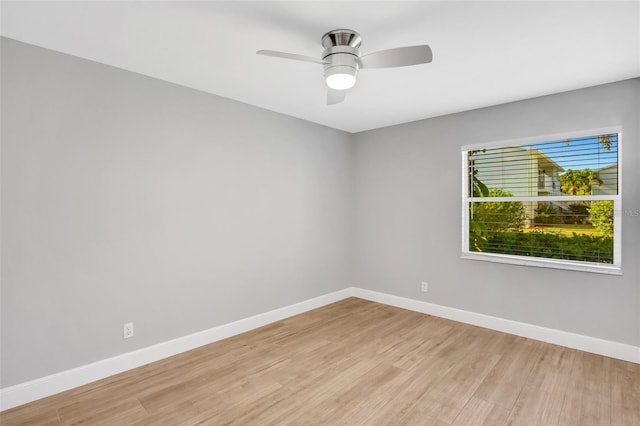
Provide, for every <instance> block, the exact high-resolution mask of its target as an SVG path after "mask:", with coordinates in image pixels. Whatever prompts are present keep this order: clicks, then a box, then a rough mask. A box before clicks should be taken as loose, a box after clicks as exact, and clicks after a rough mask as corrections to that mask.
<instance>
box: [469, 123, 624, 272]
mask: <svg viewBox="0 0 640 426" xmlns="http://www.w3.org/2000/svg"><path fill="white" fill-rule="evenodd" d="M619 143H620V132H619V130H618V129H616V130H611V129H609V130H607V131H600V132H589V133H587V134H578V135H560V136H552V137H548V138H537V139H534V140H519V141H510V142H498V143H492V144H486V145H473V146H466V147H463V185H464V188H463V244H462V245H463V257H466V258H472V259H478V260H490V261H495V262H506V263H517V264H526V265H532V266H546V267H554V268H564V269H577V270H584V271H593V272H605V273H621V265H620V258H621V257H620V247H621V244H620V235H621V233H620V220H619V216H620V215H616V214H614V212H616V211H619V209H620V202H621V196H620V179H619V177H620V166H619V158H618V155H619Z"/></svg>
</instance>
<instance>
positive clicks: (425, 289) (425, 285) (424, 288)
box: [420, 281, 429, 293]
mask: <svg viewBox="0 0 640 426" xmlns="http://www.w3.org/2000/svg"><path fill="white" fill-rule="evenodd" d="M420 290H422V291H423V292H425V293H426V292H428V291H429V283H428V282H426V281H422V285H421V287H420Z"/></svg>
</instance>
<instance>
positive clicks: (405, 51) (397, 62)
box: [256, 29, 433, 105]
mask: <svg viewBox="0 0 640 426" xmlns="http://www.w3.org/2000/svg"><path fill="white" fill-rule="evenodd" d="M321 41H322V47H324V49H325V50H324V52H322V57H321V58H313V57H311V56H304V55H297V54H295V53H286V52H278V51H275V50H258V51H257V52H256V53H257V54H258V55H266V56H275V57H277V58H285V59H293V60H296V61H305V62H314V63H316V64H321V65H323V66H324V77H325V80H326V83H327V86H328V90H327V105H333V104H337V103H339V102H342V101H344V99H345V96H346V94H347V90H348V89H350V88H352V87H353V86H354V85H355V84H356V77H357V75H358V70H359V69H360V68H393V67H406V66H408V65H419V64H427V63H429V62H431V60H432V58H433V55H432V53H431V48H430V47H429V46H428V45H426V44H422V45H418V46H405V47H397V48H394V49H387V50H380V51H378V52H373V53H369V54H366V55H362V56H360V51H359V50H358V49H359V47H360V45H361V44H362V37H361V36H360V34H358V33H357V32H355V31H353V30H345V29H339V30H333V31H329V32H328V33H326V34H325V35H323V36H322V39H321Z"/></svg>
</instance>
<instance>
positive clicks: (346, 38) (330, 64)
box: [322, 29, 362, 78]
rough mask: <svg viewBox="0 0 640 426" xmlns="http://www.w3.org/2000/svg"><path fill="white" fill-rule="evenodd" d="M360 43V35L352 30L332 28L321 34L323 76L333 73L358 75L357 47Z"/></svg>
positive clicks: (358, 54) (358, 53)
mask: <svg viewBox="0 0 640 426" xmlns="http://www.w3.org/2000/svg"><path fill="white" fill-rule="evenodd" d="M361 44H362V37H361V36H360V34H358V33H357V32H355V31H353V30H344V29H343V30H333V31H329V32H328V33H326V34H325V35H323V36H322V46H323V47H324V48H325V50H324V52H323V53H322V59H324V60H325V61H326V62H327V63H325V64H324V76H325V78H327V77H329V76H331V75H334V74H349V75H352V76H353V77H356V76H357V75H358V69H359V68H360V64H359V60H358V59H359V57H360V52H359V51H358V48H359V47H360V45H361Z"/></svg>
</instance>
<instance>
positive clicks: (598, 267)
mask: <svg viewBox="0 0 640 426" xmlns="http://www.w3.org/2000/svg"><path fill="white" fill-rule="evenodd" d="M610 133H616V134H617V135H618V162H617V170H618V193H617V194H616V195H591V196H588V197H585V196H584V195H563V196H544V201H587V200H588V201H596V200H613V203H614V207H613V208H614V215H613V263H612V264H602V263H595V262H586V261H576V260H561V259H546V258H540V257H527V256H516V255H508V254H499V253H482V252H475V251H470V250H469V205H470V203H472V202H474V201H477V200H476V199H477V198H480V197H471V196H470V195H469V184H470V182H469V168H468V152H469V151H473V150H481V149H491V148H501V147H509V146H520V145H526V144H535V143H543V142H546V141H554V140H558V139H573V138H580V137H588V136H596V135H603V134H610ZM461 157H462V255H461V258H462V259H470V260H480V261H488V262H497V263H507V264H512V265H522V266H534V267H542V268H553V269H564V270H571V271H581V272H594V273H602V274H613V275H622V214H621V212H622V158H623V154H622V128H621V127H620V126H614V127H605V128H597V129H591V130H580V131H572V132H565V133H555V134H546V135H541V136H532V137H525V138H516V139H506V140H500V141H491V142H485V143H476V144H472V145H463V146H462V147H461ZM540 198H541V197H540V196H533V197H491V201H493V202H508V201H534V200H537V201H540Z"/></svg>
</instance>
